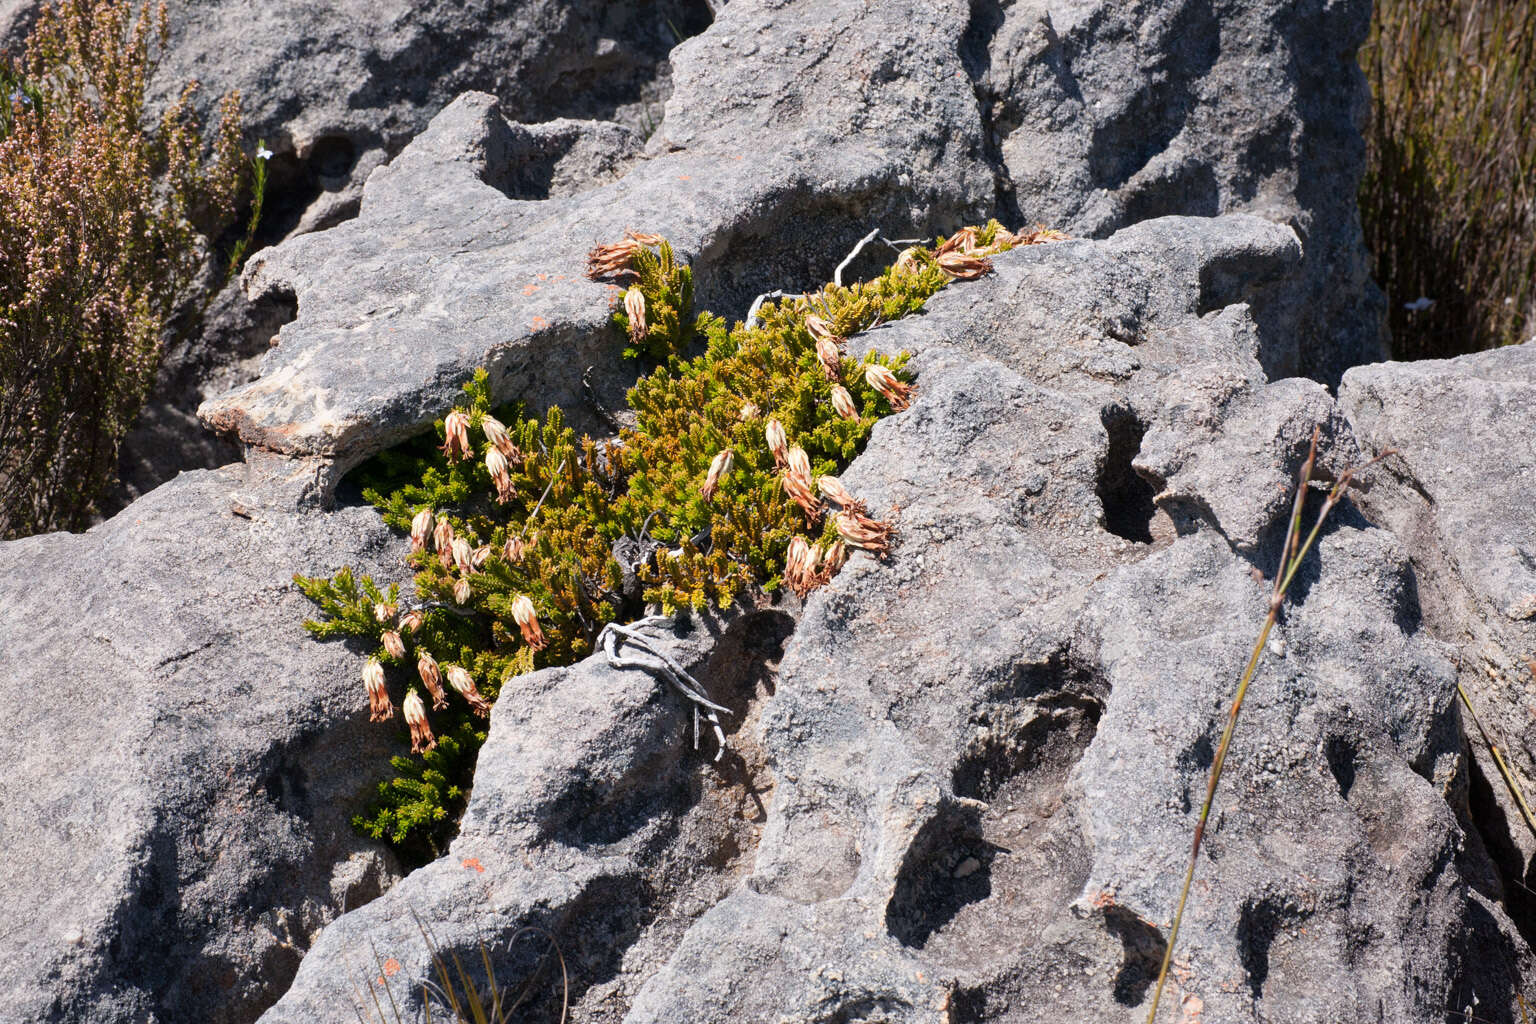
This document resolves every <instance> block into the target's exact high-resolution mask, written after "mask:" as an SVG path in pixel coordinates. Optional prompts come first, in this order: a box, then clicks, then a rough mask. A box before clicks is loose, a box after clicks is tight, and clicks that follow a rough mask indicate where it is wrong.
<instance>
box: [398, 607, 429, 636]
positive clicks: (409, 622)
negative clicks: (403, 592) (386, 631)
mask: <svg viewBox="0 0 1536 1024" xmlns="http://www.w3.org/2000/svg"><path fill="white" fill-rule="evenodd" d="M425 618H426V616H424V615H422V614H421V611H420V609H417V610H414V611H409V612H406V613H405V614H404V615H402V616H400V628H401V629H403V630H405V631H406V632H408V633H414V632H416V631H417V630H418V629H420V628H421V624H422V622H423V621H424V620H425Z"/></svg>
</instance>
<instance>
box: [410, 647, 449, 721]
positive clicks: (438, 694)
mask: <svg viewBox="0 0 1536 1024" xmlns="http://www.w3.org/2000/svg"><path fill="white" fill-rule="evenodd" d="M416 673H417V674H418V675H420V676H421V684H422V685H423V686H425V687H426V688H427V692H428V693H430V694H431V695H432V710H433V711H436V710H438V709H439V708H445V707H447V706H448V695H447V694H446V693H444V692H443V673H442V671H441V670H440V669H439V668H438V667H437V661H436V660H435V659H433V657H432V655H430V654H428V653H427V652H426V651H422V652H421V657H419V658H417V659H416ZM413 692H414V691H413ZM406 700H410V698H409V697H407V698H406Z"/></svg>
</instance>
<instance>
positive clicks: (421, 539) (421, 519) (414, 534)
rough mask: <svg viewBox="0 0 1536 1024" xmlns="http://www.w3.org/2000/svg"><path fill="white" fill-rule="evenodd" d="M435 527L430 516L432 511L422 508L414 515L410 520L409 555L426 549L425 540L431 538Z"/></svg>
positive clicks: (433, 520) (434, 520) (435, 523)
mask: <svg viewBox="0 0 1536 1024" xmlns="http://www.w3.org/2000/svg"><path fill="white" fill-rule="evenodd" d="M436 525H437V522H436V519H435V518H434V517H433V515H432V510H431V509H429V508H424V509H422V510H421V511H420V512H417V513H416V517H415V518H414V519H412V520H411V553H412V554H415V553H416V552H418V551H424V550H425V549H426V547H427V538H429V537H431V536H432V529H433V527H435V526H436Z"/></svg>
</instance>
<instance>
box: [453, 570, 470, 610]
mask: <svg viewBox="0 0 1536 1024" xmlns="http://www.w3.org/2000/svg"><path fill="white" fill-rule="evenodd" d="M470 593H471V591H470V586H469V577H467V576H460V577H459V579H458V581H457V582H456V583H454V585H453V603H454V604H468V603H469V598H470Z"/></svg>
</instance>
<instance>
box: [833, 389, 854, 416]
mask: <svg viewBox="0 0 1536 1024" xmlns="http://www.w3.org/2000/svg"><path fill="white" fill-rule="evenodd" d="M832 408H834V409H836V410H837V414H838V415H839V416H841V417H842V418H843V419H845V420H856V419H858V418H859V409H858V406H856V405H854V404H853V396H852V395H850V394H849V393H848V389H847V388H845V387H843V386H842V385H841V384H834V385H832Z"/></svg>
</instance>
